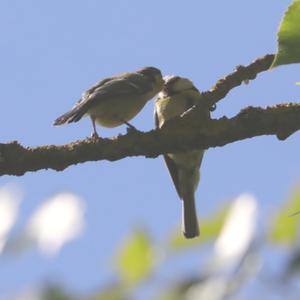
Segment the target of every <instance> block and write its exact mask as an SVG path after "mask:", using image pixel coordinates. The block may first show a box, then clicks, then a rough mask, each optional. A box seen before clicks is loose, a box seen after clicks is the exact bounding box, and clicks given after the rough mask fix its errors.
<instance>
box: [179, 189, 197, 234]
mask: <svg viewBox="0 0 300 300" xmlns="http://www.w3.org/2000/svg"><path fill="white" fill-rule="evenodd" d="M182 230H183V234H184V236H185V237H186V238H188V239H192V238H194V237H197V236H199V235H200V232H199V225H198V218H197V211H196V204H195V196H194V193H189V195H187V196H186V197H183V199H182Z"/></svg>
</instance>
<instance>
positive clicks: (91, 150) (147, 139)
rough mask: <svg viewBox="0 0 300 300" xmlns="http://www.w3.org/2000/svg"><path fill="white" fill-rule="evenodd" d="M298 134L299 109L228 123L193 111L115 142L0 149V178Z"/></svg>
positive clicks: (247, 115) (250, 111) (251, 112)
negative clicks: (270, 136) (296, 132)
mask: <svg viewBox="0 0 300 300" xmlns="http://www.w3.org/2000/svg"><path fill="white" fill-rule="evenodd" d="M299 129H300V104H292V103H290V104H281V105H277V106H273V107H268V108H266V109H263V108H254V107H248V108H246V109H244V110H242V111H241V112H240V113H239V114H238V115H237V116H235V117H233V118H231V119H228V118H226V117H223V118H221V119H218V120H206V121H205V120H204V121H203V120H201V119H199V117H198V113H197V111H196V110H194V111H193V112H192V113H191V114H189V115H188V116H186V117H178V118H175V119H173V120H170V121H169V122H167V123H166V124H165V126H163V127H162V128H161V129H160V130H152V131H150V132H146V133H142V132H136V131H130V132H129V133H128V134H126V135H121V136H118V137H117V138H114V139H99V140H92V139H86V140H82V141H77V142H74V143H71V144H67V145H63V146H54V145H50V146H42V147H36V148H24V147H22V146H21V145H20V144H18V143H17V142H11V143H8V144H0V175H5V174H6V175H23V174H24V173H26V172H28V171H37V170H41V169H49V168H50V169H54V170H57V171H59V170H63V169H65V168H67V167H69V166H71V165H73V164H78V163H83V162H86V161H99V160H109V161H115V160H119V159H122V158H125V157H130V156H146V157H157V156H158V155H160V154H164V153H170V152H178V151H185V150H191V149H207V148H210V147H217V146H224V145H226V144H229V143H232V142H236V141H239V140H244V139H247V138H251V137H255V136H261V135H277V137H278V138H279V139H285V138H286V137H288V136H289V135H290V134H292V133H294V132H295V131H297V130H299Z"/></svg>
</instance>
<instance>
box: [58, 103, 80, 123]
mask: <svg viewBox="0 0 300 300" xmlns="http://www.w3.org/2000/svg"><path fill="white" fill-rule="evenodd" d="M83 115H84V113H83V112H82V110H81V109H78V107H75V108H73V109H72V110H70V111H68V112H66V113H65V114H63V115H62V116H60V117H58V118H57V119H56V120H55V121H54V123H53V125H55V126H56V125H62V124H65V123H72V122H78V121H79V120H80V119H81V118H82V117H83Z"/></svg>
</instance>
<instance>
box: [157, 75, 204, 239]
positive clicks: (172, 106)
mask: <svg viewBox="0 0 300 300" xmlns="http://www.w3.org/2000/svg"><path fill="white" fill-rule="evenodd" d="M164 80H165V85H164V88H163V90H162V91H161V92H160V93H159V95H158V98H157V100H156V102H155V110H154V115H155V124H156V128H160V127H162V126H163V124H164V123H165V122H166V121H168V120H169V119H172V118H174V117H176V116H180V115H181V114H183V113H184V112H185V111H187V110H188V109H189V108H191V107H192V106H194V105H197V104H200V102H201V101H202V100H201V95H200V92H199V91H198V90H197V88H196V87H195V86H194V85H193V83H192V81H190V80H189V79H186V78H182V77H179V76H166V77H164ZM203 117H205V118H208V117H209V110H205V111H203ZM203 154H204V150H193V151H188V152H183V153H176V154H172V153H169V154H166V155H164V160H165V162H166V165H167V167H168V169H169V173H170V175H171V177H172V180H173V183H174V185H175V188H176V191H177V194H178V196H179V197H180V199H181V200H182V229H183V234H184V236H185V237H186V238H194V237H196V236H198V235H199V226H198V219H197V213H196V204H195V191H196V189H197V186H198V183H199V179H200V171H199V169H200V165H201V162H202V158H203Z"/></svg>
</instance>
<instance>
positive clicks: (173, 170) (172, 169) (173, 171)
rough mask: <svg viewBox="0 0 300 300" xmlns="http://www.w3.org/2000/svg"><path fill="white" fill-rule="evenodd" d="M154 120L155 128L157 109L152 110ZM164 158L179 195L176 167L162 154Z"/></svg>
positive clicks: (157, 123)
mask: <svg viewBox="0 0 300 300" xmlns="http://www.w3.org/2000/svg"><path fill="white" fill-rule="evenodd" d="M159 100H160V98H157V100H156V101H159ZM154 122H155V128H159V121H158V116H157V111H156V109H155V110H154ZM164 160H165V163H166V166H167V168H168V170H169V173H170V175H171V178H172V180H173V183H174V186H175V188H176V192H177V194H178V195H179V197H181V196H180V190H179V183H178V169H177V166H176V164H175V163H174V161H173V160H172V159H171V158H170V157H169V156H168V155H164Z"/></svg>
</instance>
